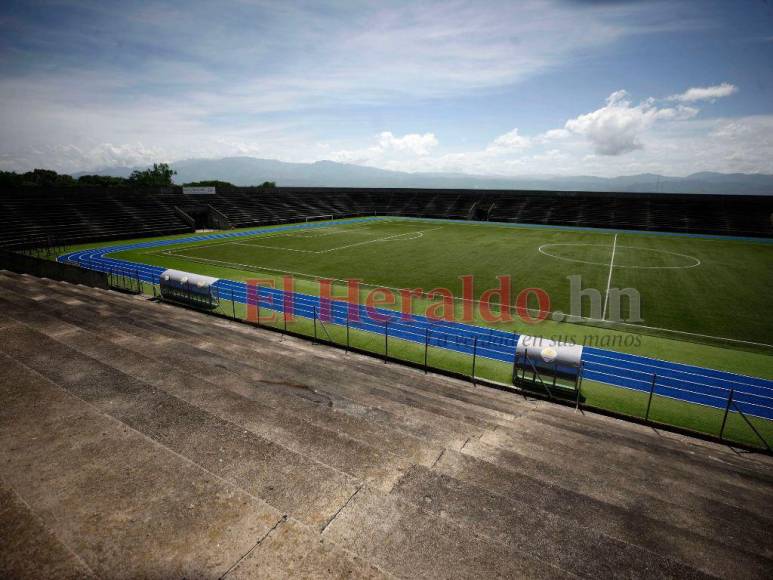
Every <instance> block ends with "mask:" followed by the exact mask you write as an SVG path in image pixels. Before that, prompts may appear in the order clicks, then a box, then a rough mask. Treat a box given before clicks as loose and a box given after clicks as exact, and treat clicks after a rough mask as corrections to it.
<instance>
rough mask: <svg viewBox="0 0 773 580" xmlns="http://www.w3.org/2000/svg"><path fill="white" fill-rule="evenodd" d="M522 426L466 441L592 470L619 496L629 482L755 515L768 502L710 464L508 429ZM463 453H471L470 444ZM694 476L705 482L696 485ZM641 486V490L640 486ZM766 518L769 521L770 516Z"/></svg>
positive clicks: (528, 425) (770, 493)
mask: <svg viewBox="0 0 773 580" xmlns="http://www.w3.org/2000/svg"><path fill="white" fill-rule="evenodd" d="M522 424H523V425H524V432H523V433H522V434H518V435H514V434H513V433H505V432H503V431H502V430H498V431H495V432H491V431H489V432H487V433H486V434H485V435H484V436H483V437H481V439H480V440H479V442H472V443H475V444H476V445H478V446H480V447H481V448H486V449H487V450H486V451H484V453H496V448H502V449H505V450H508V451H514V452H517V453H518V454H519V455H523V456H526V457H530V458H532V459H535V460H537V461H543V462H546V463H551V464H553V465H556V466H557V467H559V468H560V469H561V470H565V471H567V472H569V473H573V472H578V471H579V472H585V473H587V472H588V471H589V468H590V467H593V469H594V471H595V472H596V473H598V479H604V480H607V481H613V482H615V483H616V484H617V485H616V487H617V489H619V490H620V491H621V492H622V493H626V492H625V490H626V489H629V484H633V485H638V487H639V489H643V490H644V491H645V492H646V491H647V489H649V490H651V495H653V496H658V497H661V498H663V494H662V492H661V491H660V490H662V489H668V490H669V493H668V494H667V497H665V498H663V499H664V500H665V501H667V502H671V503H674V504H678V505H685V504H689V503H690V502H692V501H697V502H699V503H700V504H703V503H705V500H710V501H711V502H712V503H713V502H718V503H721V504H725V505H727V506H735V507H737V508H740V509H747V510H754V511H757V512H758V506H760V505H766V504H769V503H770V502H771V501H773V486H772V485H769V484H766V483H764V482H760V481H755V480H750V479H741V478H733V479H731V480H729V481H726V480H723V479H720V478H717V477H713V475H714V469H712V468H713V464H705V465H697V464H696V465H692V466H691V467H692V469H689V468H688V469H685V468H684V467H683V466H684V464H685V463H687V462H686V461H683V460H682V459H681V457H670V456H668V455H670V452H668V451H667V452H666V456H665V457H664V454H663V452H662V451H661V449H660V448H658V447H655V448H653V449H650V450H649V452H647V451H645V450H643V449H635V448H630V447H627V446H619V445H617V442H616V440H615V439H610V438H609V437H606V436H604V435H602V434H598V435H596V434H594V432H593V431H590V430H589V432H588V433H583V434H578V433H574V432H567V431H564V430H562V429H560V428H557V427H554V426H551V425H548V424H544V423H539V422H538V421H530V418H529V417H524V418H522V419H521V420H519V421H518V423H517V424H516V425H514V429H517V428H518V427H519V426H520V425H522ZM465 449H466V450H467V451H468V452H469V453H473V451H472V449H471V447H470V446H468V447H466V448H465ZM696 477H699V478H701V479H702V480H703V481H705V482H706V483H705V484H704V485H701V486H696V485H695V479H696ZM645 484H646V486H647V487H646V488H643V487H642V486H643V485H645ZM591 485H592V484H591ZM760 515H763V514H760ZM769 517H770V518H771V519H773V514H770V515H769Z"/></svg>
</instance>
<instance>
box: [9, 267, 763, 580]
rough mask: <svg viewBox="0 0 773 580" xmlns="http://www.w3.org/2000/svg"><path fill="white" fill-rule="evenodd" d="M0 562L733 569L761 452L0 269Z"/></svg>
mask: <svg viewBox="0 0 773 580" xmlns="http://www.w3.org/2000/svg"><path fill="white" fill-rule="evenodd" d="M0 289H1V290H2V292H0V336H1V337H2V340H0V392H1V394H0V397H2V402H3V405H2V406H0V498H1V499H2V502H1V503H0V529H3V530H4V535H6V536H7V537H8V538H12V541H4V542H2V543H1V544H0V575H2V576H5V577H11V576H12V577H40V576H46V577H51V578H67V577H83V576H89V575H93V576H99V577H104V576H109V577H115V576H122V577H138V576H144V577H165V578H166V577H182V576H192V577H222V576H225V577H227V578H232V577H233V578H252V577H272V578H277V577H289V576H295V577H298V576H301V577H312V576H313V577H347V576H350V577H374V578H375V577H476V578H477V577H485V576H492V577H500V576H508V577H550V578H554V577H618V576H626V577H638V578H643V577H653V576H658V577H673V578H696V577H723V578H740V577H743V578H763V577H769V573H770V570H771V569H773V542H771V529H773V513H771V511H770V505H771V500H773V462H772V461H771V459H770V458H769V457H766V456H760V455H753V454H738V453H736V452H734V451H733V450H732V449H729V448H727V447H724V446H719V445H715V444H711V443H707V442H703V441H699V440H695V439H691V438H689V437H683V436H678V435H674V434H669V433H663V432H658V431H654V430H653V429H650V428H647V427H644V426H641V425H635V424H630V423H626V422H623V421H619V420H615V419H612V418H608V417H602V416H597V415H593V414H584V413H581V412H575V411H574V410H572V409H569V408H566V407H561V406H556V405H552V404H550V403H546V402H542V401H536V400H528V399H525V398H523V397H521V396H518V395H515V394H512V393H507V392H502V391H497V390H492V389H488V388H485V387H475V386H473V385H471V384H469V383H466V382H463V381H459V380H455V379H450V378H446V377H439V376H434V375H431V374H430V375H427V376H425V375H424V374H422V373H420V372H418V371H416V370H414V369H410V368H406V367H402V366H400V365H397V364H388V365H385V364H383V362H381V361H379V360H376V359H373V358H370V357H366V356H362V355H358V354H351V353H350V354H346V353H344V352H343V351H341V350H338V349H334V348H330V347H326V346H320V345H313V344H311V343H310V342H308V341H304V340H301V339H296V338H293V337H284V336H282V335H280V334H278V333H275V332H271V331H267V330H261V329H254V328H252V327H249V326H246V325H243V324H238V323H233V322H231V321H228V320H225V319H219V318H214V317H210V316H206V315H203V314H199V313H197V312H193V311H190V310H186V309H181V308H176V307H173V306H169V305H166V304H160V303H156V302H153V301H150V300H148V299H145V298H141V297H133V296H129V295H124V294H119V293H115V292H110V291H103V290H97V289H93V288H86V287H81V286H75V285H69V284H65V283H59V282H53V281H50V280H45V279H38V278H34V277H30V276H25V275H17V274H11V273H6V272H0Z"/></svg>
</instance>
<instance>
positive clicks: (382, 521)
mask: <svg viewBox="0 0 773 580" xmlns="http://www.w3.org/2000/svg"><path fill="white" fill-rule="evenodd" d="M324 537H326V538H330V539H331V540H333V541H334V542H336V543H337V544H339V545H346V546H348V547H349V548H350V549H351V550H352V551H353V552H355V553H357V554H358V555H359V556H361V557H363V558H365V559H367V560H368V561H371V562H374V563H376V564H377V565H378V566H380V567H381V568H383V569H385V570H389V571H390V572H392V573H393V574H395V575H396V576H401V577H407V578H565V577H566V578H571V577H574V576H573V575H572V574H571V573H570V572H568V571H567V570H563V569H560V568H557V567H555V566H553V565H551V564H549V563H547V562H543V561H540V560H538V559H536V558H534V557H533V556H532V555H531V554H528V553H524V552H521V551H519V550H517V549H513V548H510V547H508V546H505V545H503V544H500V543H498V542H493V541H491V540H489V539H488V538H484V537H481V536H478V535H477V534H475V533H474V532H473V531H472V530H469V529H464V528H461V527H459V526H457V525H455V524H454V523H453V522H449V521H447V520H445V519H444V518H441V517H438V516H435V515H433V514H431V513H429V512H426V511H422V510H421V509H419V508H417V507H416V506H414V505H412V504H410V503H408V502H403V501H401V500H400V499H398V498H397V497H396V496H391V495H389V496H386V495H382V494H378V493H373V492H371V491H370V490H368V489H363V490H362V491H361V492H360V493H358V494H357V495H356V496H355V497H354V498H352V500H351V501H350V502H349V504H348V505H347V506H346V507H345V508H344V509H343V510H341V512H340V513H339V514H338V516H337V517H336V518H335V520H334V521H333V522H332V523H331V524H330V525H329V526H328V527H327V528H326V529H325V532H324Z"/></svg>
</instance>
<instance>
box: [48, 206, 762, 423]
mask: <svg viewBox="0 0 773 580" xmlns="http://www.w3.org/2000/svg"><path fill="white" fill-rule="evenodd" d="M379 219H381V218H378V217H367V218H358V219H353V220H350V221H349V222H348V223H358V222H359V223H362V222H371V221H378V220H379ZM331 225H333V224H331V222H315V223H310V224H297V225H290V226H276V227H272V228H259V229H254V230H246V231H240V232H231V233H212V234H200V235H194V236H190V237H186V238H178V239H174V240H158V241H148V242H138V243H134V244H124V245H116V246H111V247H106V248H99V249H94V250H81V251H77V252H70V253H68V254H65V255H62V256H60V257H59V258H58V260H59V261H60V262H66V263H72V264H77V265H79V266H81V267H83V268H86V269H90V270H97V271H100V272H112V273H118V274H126V275H130V276H138V277H139V278H140V279H141V280H142V281H144V282H149V283H158V280H159V276H160V275H161V273H162V272H163V271H164V268H161V267H158V266H148V265H145V264H139V263H134V262H130V261H127V260H116V259H114V258H109V257H106V254H109V253H113V252H119V251H123V250H134V249H142V248H158V247H163V246H173V245H177V244H181V243H190V242H201V241H207V240H227V239H228V238H239V237H247V236H254V235H256V234H261V233H277V232H282V231H290V230H295V229H310V228H325V227H329V226H331ZM215 286H216V288H217V290H218V292H219V295H220V297H221V298H223V299H226V300H230V299H233V300H235V301H236V302H239V303H242V304H255V303H257V302H258V301H259V303H260V308H261V309H268V310H274V311H276V312H283V311H284V307H285V304H287V305H288V313H292V314H293V315H295V316H299V317H303V318H314V317H317V318H322V319H325V318H327V320H328V321H330V322H332V323H335V324H341V325H343V324H346V320H347V315H348V318H349V324H350V326H351V328H356V329H359V330H363V331H367V332H373V333H377V334H381V335H383V334H384V333H385V332H386V333H388V334H389V336H390V337H394V338H400V339H403V340H407V341H412V342H416V343H421V344H424V341H425V340H428V341H429V344H430V345H431V346H435V347H439V348H444V349H447V350H451V351H455V352H459V353H465V354H470V355H472V351H473V348H475V349H476V352H477V355H478V356H482V357H485V358H488V359H492V360H497V361H502V362H505V363H509V364H513V361H514V357H515V346H516V344H517V342H518V335H517V334H514V333H511V332H504V331H501V330H495V329H491V328H485V327H482V326H474V325H469V324H463V323H458V322H445V321H437V320H434V319H428V318H426V317H424V316H419V315H413V316H411V317H410V319H408V320H403V319H402V318H401V317H400V315H399V313H395V312H394V311H391V310H384V309H373V310H370V311H369V310H368V309H367V308H366V307H364V306H359V307H350V306H349V305H348V304H347V303H344V302H341V301H332V302H327V303H324V304H321V299H320V298H319V297H317V296H310V295H307V294H300V293H293V294H292V296H287V295H286V294H289V293H285V292H284V291H283V290H280V289H273V288H265V287H261V288H259V289H258V294H259V296H256V295H255V294H256V293H255V291H253V292H252V295H248V291H247V286H246V284H245V283H243V282H236V281H233V280H226V279H220V280H219V281H218V282H217V284H216V285H215ZM290 298H292V299H291V300H290ZM582 363H583V377H584V378H585V379H590V380H593V381H597V382H600V383H605V384H607V385H612V386H615V387H621V388H625V389H633V390H636V391H644V392H649V391H650V389H651V388H652V383H653V376H654V377H655V391H654V392H655V394H657V395H660V396H664V397H669V398H672V399H677V400H680V401H686V402H690V403H696V404H699V405H705V406H709V407H715V408H720V409H724V408H725V406H726V405H727V400H728V396H729V392H730V389H731V388H732V389H733V400H734V401H735V403H736V405H737V406H738V407H739V408H740V409H741V410H742V411H743V412H744V413H745V414H747V415H753V416H756V417H763V418H766V419H773V381H770V380H766V379H761V378H755V377H750V376H745V375H740V374H735V373H729V372H724V371H717V370H712V369H708V368H703V367H698V366H692V365H685V364H679V363H672V362H667V361H662V360H657V359H652V358H647V357H643V356H637V355H632V354H625V353H620V352H614V351H611V350H604V349H600V348H592V347H585V348H584V349H583V357H582ZM731 410H734V409H731Z"/></svg>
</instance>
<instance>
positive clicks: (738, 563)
mask: <svg viewBox="0 0 773 580" xmlns="http://www.w3.org/2000/svg"><path fill="white" fill-rule="evenodd" d="M433 470H434V471H436V472H439V473H440V474H442V475H446V476H450V477H452V478H454V479H458V480H460V481H464V482H466V483H468V484H472V485H475V486H477V487H481V488H483V489H486V490H488V491H489V492H492V493H494V494H496V495H499V496H502V497H504V498H510V499H515V500H518V501H522V502H524V503H527V504H530V505H532V506H533V508H534V509H537V510H543V511H547V512H552V513H555V514H556V515H557V516H559V517H560V518H563V519H564V520H566V521H567V522H575V523H576V524H577V525H579V526H581V527H584V528H588V529H593V530H596V531H597V532H600V533H603V534H604V535H606V536H608V537H610V538H615V539H617V540H620V541H623V542H625V543H628V544H633V545H636V546H640V547H642V548H646V549H648V550H650V551H652V552H656V553H659V554H662V555H664V556H666V557H669V558H671V559H673V560H677V561H682V562H684V563H686V564H688V565H689V566H691V567H694V568H696V569H699V570H703V571H706V572H708V573H712V574H718V575H720V576H724V577H729V578H733V577H738V573H737V571H738V570H741V569H743V570H744V571H748V573H749V574H750V575H751V576H753V577H764V576H765V575H766V572H767V570H769V569H770V566H771V563H772V562H773V561H771V560H770V559H768V558H765V557H763V556H760V555H759V554H755V553H754V552H753V547H752V546H751V545H749V544H746V543H745V542H744V543H741V544H738V543H736V542H734V541H728V540H727V539H726V538H725V537H724V536H723V531H722V529H719V530H718V531H717V534H716V536H712V535H708V536H707V535H702V534H700V533H698V531H696V530H693V529H690V528H689V527H679V526H676V525H674V524H673V523H671V522H670V521H669V519H670V515H669V513H668V512H666V513H662V512H649V511H648V510H647V504H646V500H642V501H640V502H639V503H638V505H636V504H634V505H632V506H629V507H623V506H618V505H614V504H611V503H608V502H606V501H603V500H601V499H598V498H595V497H591V496H589V495H585V494H583V493H578V492H575V491H573V490H571V489H567V488H564V487H561V486H558V485H555V484H553V483H550V482H549V481H546V480H545V479H541V477H540V475H539V474H535V473H532V472H531V471H530V469H529V465H528V464H523V465H518V466H516V465H510V466H508V467H505V466H502V465H495V464H493V463H490V462H487V461H483V460H481V459H478V458H476V457H472V456H470V455H466V454H465V453H458V452H454V451H450V450H449V451H446V452H445V453H444V454H443V455H442V457H441V458H440V459H439V460H438V461H437V462H436V464H435V465H434V466H433ZM599 493H602V494H603V489H601V490H599ZM471 501H472V500H471ZM766 536H767V535H766ZM766 536H763V538H762V539H761V540H762V541H756V542H754V543H756V544H758V545H759V544H762V543H764V541H766V540H765V537H766Z"/></svg>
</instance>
